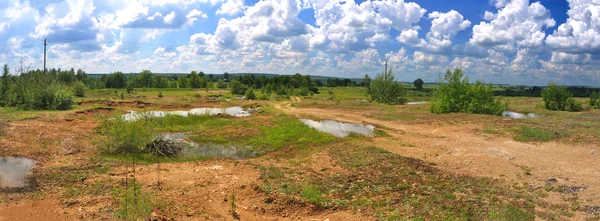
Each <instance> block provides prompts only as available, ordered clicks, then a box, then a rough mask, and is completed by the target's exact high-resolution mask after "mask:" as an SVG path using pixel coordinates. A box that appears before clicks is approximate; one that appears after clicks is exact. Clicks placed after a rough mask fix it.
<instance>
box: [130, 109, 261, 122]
mask: <svg viewBox="0 0 600 221" xmlns="http://www.w3.org/2000/svg"><path fill="white" fill-rule="evenodd" d="M217 114H227V115H230V116H234V117H249V116H251V115H252V114H251V113H250V111H247V110H244V109H243V108H242V107H239V106H236V107H228V108H194V109H191V110H189V111H148V112H142V113H139V112H136V111H129V113H127V114H124V115H123V119H125V120H126V121H135V120H139V119H140V118H144V117H164V116H167V115H178V116H182V117H187V116H189V115H198V116H199V115H210V116H212V115H217Z"/></svg>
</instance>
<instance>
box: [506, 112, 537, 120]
mask: <svg viewBox="0 0 600 221" xmlns="http://www.w3.org/2000/svg"><path fill="white" fill-rule="evenodd" d="M502 116H504V117H508V118H514V119H525V118H536V117H541V116H542V115H538V114H534V113H528V114H522V113H517V112H512V111H504V112H502Z"/></svg>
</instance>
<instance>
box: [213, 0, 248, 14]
mask: <svg viewBox="0 0 600 221" xmlns="http://www.w3.org/2000/svg"><path fill="white" fill-rule="evenodd" d="M243 11H244V1H242V0H227V1H226V2H225V3H223V4H222V5H221V8H219V9H218V10H217V15H229V16H234V15H238V14H240V13H242V12H243Z"/></svg>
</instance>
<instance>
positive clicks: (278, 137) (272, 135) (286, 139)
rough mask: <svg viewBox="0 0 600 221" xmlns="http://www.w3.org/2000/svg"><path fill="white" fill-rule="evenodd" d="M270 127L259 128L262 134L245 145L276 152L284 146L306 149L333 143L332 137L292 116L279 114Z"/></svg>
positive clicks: (333, 138)
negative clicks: (310, 146) (311, 146)
mask: <svg viewBox="0 0 600 221" xmlns="http://www.w3.org/2000/svg"><path fill="white" fill-rule="evenodd" d="M271 123H272V125H270V126H261V127H259V129H260V130H262V131H263V133H262V134H261V135H260V136H255V137H252V138H250V139H249V140H248V141H247V142H246V143H245V144H247V145H250V146H253V147H255V148H259V149H262V150H277V149H281V148H282V147H285V146H290V145H293V146H296V147H306V146H309V145H318V144H325V143H328V142H331V141H334V140H335V139H336V138H335V137H334V136H332V135H329V134H325V133H321V132H318V131H317V130H315V129H311V128H309V127H308V126H306V125H305V124H304V123H302V122H300V121H299V120H297V119H296V118H294V117H292V116H288V115H285V114H279V115H277V116H275V118H274V119H273V120H272V121H271Z"/></svg>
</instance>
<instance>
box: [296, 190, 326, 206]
mask: <svg viewBox="0 0 600 221" xmlns="http://www.w3.org/2000/svg"><path fill="white" fill-rule="evenodd" d="M321 194H322V193H321V190H319V188H318V187H316V186H313V185H304V186H302V191H301V192H300V195H302V197H304V199H306V200H307V201H308V202H310V203H313V204H316V205H320V204H322V202H323V201H324V200H325V199H324V198H323V197H322V196H321Z"/></svg>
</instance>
